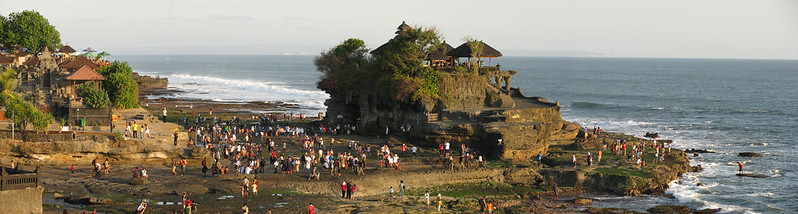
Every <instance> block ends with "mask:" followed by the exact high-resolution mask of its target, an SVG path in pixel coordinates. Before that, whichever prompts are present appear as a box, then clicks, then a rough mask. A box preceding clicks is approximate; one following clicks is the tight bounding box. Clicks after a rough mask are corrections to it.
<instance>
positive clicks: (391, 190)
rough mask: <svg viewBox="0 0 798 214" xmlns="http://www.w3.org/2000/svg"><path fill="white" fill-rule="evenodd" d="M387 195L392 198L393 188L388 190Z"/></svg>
mask: <svg viewBox="0 0 798 214" xmlns="http://www.w3.org/2000/svg"><path fill="white" fill-rule="evenodd" d="M388 193H389V194H390V196H391V198H393V186H391V188H390V189H388Z"/></svg>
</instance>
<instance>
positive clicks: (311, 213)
mask: <svg viewBox="0 0 798 214" xmlns="http://www.w3.org/2000/svg"><path fill="white" fill-rule="evenodd" d="M307 214H316V207H313V203H308V213H307Z"/></svg>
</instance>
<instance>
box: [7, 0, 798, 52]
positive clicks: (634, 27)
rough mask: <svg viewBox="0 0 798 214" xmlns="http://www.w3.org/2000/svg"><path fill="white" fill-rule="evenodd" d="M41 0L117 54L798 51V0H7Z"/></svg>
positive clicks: (75, 36) (37, 6)
mask: <svg viewBox="0 0 798 214" xmlns="http://www.w3.org/2000/svg"><path fill="white" fill-rule="evenodd" d="M21 10H35V11H38V12H40V13H41V14H43V15H44V16H45V17H47V18H48V19H49V20H50V23H51V24H53V25H55V26H56V28H57V29H58V31H60V32H61V38H62V41H63V42H65V43H69V44H70V45H71V46H73V47H75V49H78V50H81V49H84V48H86V47H89V46H91V47H92V48H94V49H97V50H106V51H108V52H111V53H112V54H173V53H189V54H214V53H216V54H287V53H290V54H317V53H319V52H320V51H322V50H325V49H328V48H330V47H332V46H334V45H336V44H338V43H339V42H341V41H343V40H345V39H347V38H351V37H355V38H360V39H363V40H364V41H365V42H366V45H367V46H369V48H375V47H377V46H379V45H381V44H382V43H384V42H386V41H387V40H388V39H390V38H392V37H393V35H394V34H393V33H394V31H395V30H396V27H397V26H398V25H399V24H401V22H402V21H403V20H404V21H407V23H408V24H410V25H411V26H426V27H433V26H434V27H436V28H437V29H438V30H439V31H440V32H441V33H442V34H443V36H444V37H445V39H446V40H447V41H448V42H449V43H450V44H452V45H453V46H457V45H460V44H461V43H462V42H463V40H462V38H463V37H464V36H467V35H470V36H472V37H474V38H477V39H481V40H483V41H485V42H486V43H488V44H490V45H491V46H493V47H494V48H496V49H498V50H500V51H502V52H504V53H505V55H517V54H528V53H534V52H535V51H582V52H595V53H605V54H612V56H616V57H668V58H774V59H798V1H794V0H784V1H780V0H757V1H737V0H720V1H694V0H668V1H646V0H607V1H594V0H586V1H561V0H557V1H532V0H519V1H471V0H458V1H436V0H422V1H417V0H401V1H379V0H357V1H330V0H318V1H304V0H296V1H239V0H231V1H219V0H217V1H196V0H190V1H165V0H158V1H150V0H136V1H96V0H93V1H83V0H77V1H64V0H46V1H33V0H0V14H3V15H4V16H7V15H8V14H9V13H11V12H15V11H21Z"/></svg>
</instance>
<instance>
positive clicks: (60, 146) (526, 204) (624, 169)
mask: <svg viewBox="0 0 798 214" xmlns="http://www.w3.org/2000/svg"><path fill="white" fill-rule="evenodd" d="M143 103H146V104H145V106H146V107H144V109H136V110H125V111H118V113H119V114H120V116H121V117H120V118H125V119H131V120H136V121H137V122H141V123H147V124H149V125H150V126H151V128H152V129H153V134H152V135H153V136H152V138H148V139H125V140H118V139H115V138H114V137H113V136H112V135H110V133H109V131H110V130H108V128H107V127H88V130H87V131H79V132H78V133H79V134H80V135H89V136H95V137H93V138H91V139H88V138H86V139H82V138H81V139H82V140H81V139H77V140H67V141H64V140H46V139H45V140H41V141H39V142H22V141H19V140H7V139H6V140H2V141H0V145H2V146H0V153H2V154H3V156H4V157H11V159H13V160H15V161H17V163H22V164H23V166H33V165H42V166H43V167H42V169H43V172H44V173H43V179H44V182H43V183H44V186H45V194H47V195H49V194H52V198H53V200H52V201H50V202H45V211H47V212H53V213H55V212H58V213H60V211H62V210H63V209H66V210H71V211H79V210H92V209H97V210H98V211H105V212H129V211H131V210H133V209H135V206H137V204H138V202H140V201H149V202H150V203H151V204H158V203H159V202H163V205H154V206H152V212H156V213H160V212H169V211H171V210H172V209H174V208H176V207H177V206H178V205H177V204H172V205H169V204H168V203H166V202H170V201H171V202H175V201H179V195H181V194H182V193H190V194H189V195H191V197H192V199H193V200H194V201H195V202H196V203H198V204H200V206H199V207H200V209H204V210H205V211H212V212H235V211H237V210H238V209H239V208H240V206H241V203H250V204H257V207H255V206H253V205H250V208H251V210H253V211H254V212H256V213H262V212H265V211H266V210H267V209H270V208H271V209H273V211H276V212H297V210H301V209H302V208H303V207H304V206H305V205H306V203H308V202H314V204H316V207H317V208H319V210H320V211H325V212H328V213H345V212H363V213H396V212H409V213H423V212H429V211H431V210H430V209H429V208H427V207H425V206H424V205H423V203H421V199H422V197H421V196H422V195H423V191H430V192H442V193H444V197H443V198H444V210H446V211H447V212H473V211H474V210H476V209H477V204H476V202H477V200H476V199H477V198H480V197H481V196H488V199H489V200H491V201H494V202H495V204H496V207H497V208H498V209H497V211H499V213H502V212H504V209H508V210H507V211H510V210H513V211H514V212H522V213H528V212H534V213H541V212H555V213H557V212H565V213H570V212H590V213H601V212H606V211H607V208H591V207H590V204H591V203H592V200H591V197H592V195H597V194H599V195H600V194H605V193H610V194H614V195H632V196H636V195H640V194H654V195H656V194H661V193H662V191H664V190H665V189H667V184H668V183H669V182H670V181H672V180H676V179H678V178H679V177H680V176H682V175H683V174H684V173H687V172H691V171H692V168H691V167H690V165H689V156H688V155H687V153H685V152H684V151H676V150H674V151H672V153H671V154H670V155H669V156H668V158H667V159H666V161H664V162H662V163H659V164H650V165H649V166H647V167H645V168H644V169H641V168H639V167H636V166H635V165H634V162H633V161H632V160H629V159H625V158H621V157H614V155H612V154H610V152H609V151H608V150H607V149H605V148H604V143H605V141H604V139H603V138H599V137H595V136H591V137H589V138H588V139H587V140H574V139H570V140H561V141H558V142H556V143H554V144H552V145H549V147H550V148H548V149H547V151H548V152H547V153H546V154H544V155H545V156H544V159H543V161H542V163H537V162H536V161H527V162H517V161H509V162H508V161H488V162H487V166H486V167H468V168H462V169H459V168H458V169H455V170H449V169H448V168H447V167H445V165H444V161H443V159H442V158H441V157H440V156H439V155H438V154H437V153H436V152H434V151H435V148H430V147H422V148H423V151H424V152H422V155H420V157H403V158H402V163H403V169H404V170H403V171H395V170H393V169H386V168H380V167H378V166H377V163H376V162H370V163H368V164H367V168H366V172H367V173H366V175H354V174H351V173H344V175H342V176H329V175H326V176H325V175H323V176H322V178H321V180H320V181H315V182H314V181H306V178H307V172H300V173H299V174H298V175H283V174H271V173H266V174H260V175H257V176H256V177H257V178H258V179H259V180H261V182H263V184H265V185H262V186H263V187H262V188H263V189H262V190H261V191H262V192H263V193H267V194H263V195H261V196H258V197H249V198H241V197H238V196H237V193H238V192H239V191H238V189H239V185H238V184H239V183H240V180H241V179H242V178H243V176H242V175H235V174H232V175H216V176H210V175H203V174H201V173H200V172H199V171H200V169H199V162H200V161H201V160H202V159H203V158H206V157H208V152H207V151H206V150H204V149H201V148H193V149H189V148H186V143H185V142H184V141H182V140H181V142H180V144H179V145H178V146H173V145H172V143H171V140H172V139H171V137H172V134H173V133H174V132H177V133H178V134H179V138H180V139H187V138H188V136H189V133H187V132H186V130H187V126H182V125H178V124H177V123H180V121H172V119H169V121H170V122H169V123H164V122H162V121H160V120H159V119H158V116H157V115H158V114H159V113H160V111H161V110H162V108H164V107H166V108H167V109H168V110H169V112H170V113H169V115H170V116H171V117H170V118H182V117H183V116H185V117H188V118H189V119H190V120H193V118H195V117H196V116H199V115H208V116H210V114H211V113H212V114H213V116H215V117H219V119H220V120H229V119H230V118H231V117H232V116H237V117H239V118H242V119H243V120H244V121H247V120H248V119H247V118H251V117H252V116H255V115H257V113H253V112H252V111H246V110H244V109H257V110H260V111H261V112H267V111H273V112H281V111H284V107H281V106H280V105H276V104H271V103H222V102H211V101H202V100H174V99H158V100H155V99H151V100H145V101H144V102H143ZM185 106H190V107H185ZM211 111H212V112H211ZM311 121H312V120H311V119H308V120H285V121H282V122H278V123H280V124H292V125H298V124H307V123H308V122H311ZM172 122H177V123H172ZM605 135H609V136H610V138H616V139H624V140H626V141H627V142H650V141H647V140H645V139H639V138H635V137H633V136H628V135H623V134H616V133H606V132H603V133H601V134H600V135H598V136H605ZM323 138H325V141H331V140H332V139H333V138H335V139H336V141H339V142H341V141H343V142H348V141H351V140H355V141H357V142H360V143H362V144H364V145H371V146H372V147H375V148H376V147H379V146H382V145H386V144H387V145H390V146H391V149H392V150H394V151H398V150H399V147H400V146H401V145H402V144H403V143H404V144H407V145H416V143H415V142H416V141H415V140H414V138H413V137H410V136H405V135H403V134H394V135H391V136H389V138H384V137H369V136H360V135H341V136H323ZM273 140H275V141H276V142H277V143H278V144H279V143H283V142H284V143H286V144H287V145H289V148H293V149H289V153H299V152H301V150H299V149H298V147H299V145H298V142H297V140H298V139H296V138H292V137H274V138H273ZM254 142H256V143H262V142H260V141H259V140H258V139H255V140H254ZM333 148H334V149H335V150H336V151H346V145H345V144H335V145H333ZM598 150H604V151H605V153H604V155H605V156H604V157H605V159H604V160H602V162H598V163H596V164H594V165H592V166H588V165H587V164H586V163H585V162H583V161H584V160H585V159H584V158H585V157H584V156H585V155H586V154H587V152H594V153H595V152H596V151H598ZM573 155H577V156H579V159H580V162H578V164H577V166H576V167H574V166H573V164H572V163H571V162H570V157H571V156H573ZM645 155H648V156H653V154H651V153H650V151H647V153H646V154H645ZM94 158H98V159H100V160H103V159H104V158H109V159H110V160H111V162H112V164H113V166H114V168H113V169H112V175H110V176H108V177H105V178H92V177H90V176H89V175H90V172H89V171H90V170H89V168H90V166H88V165H89V164H88V162H90V161H91V160H92V159H94ZM173 158H188V160H189V162H190V163H192V164H191V165H190V166H189V167H188V170H187V171H189V173H187V175H186V176H178V177H174V176H172V175H171V173H169V172H168V171H169V166H170V165H169V161H170V159H173ZM8 161H9V159H8V158H4V159H3V160H2V162H3V163H8ZM71 164H75V165H76V166H77V167H78V172H77V173H76V174H75V175H69V171H68V168H69V166H70V165H71ZM134 167H146V168H147V169H148V170H149V171H150V172H151V177H150V178H149V180H148V181H147V182H145V183H146V184H144V185H134V184H133V183H135V182H133V180H132V179H131V178H130V175H129V174H130V172H131V171H132V170H133V168H134ZM250 178H252V177H250ZM399 180H403V181H404V182H405V183H407V185H408V193H407V197H404V198H391V197H388V196H387V189H388V187H389V186H396V185H397V184H398V183H399ZM341 181H349V182H355V183H356V184H358V187H359V189H358V199H357V200H343V199H340V198H339V197H337V195H338V194H340V192H339V191H338V189H337V188H338V187H337V186H338V185H339V184H340V182H341ZM554 183H557V184H558V185H560V187H561V188H562V189H563V191H562V192H561V194H560V196H559V197H557V198H555V197H553V196H552V192H551V188H552V187H551V186H552V185H553V184H554ZM87 196H88V197H87ZM227 196H230V198H229V199H227ZM86 198H88V199H91V198H94V200H84V199H86ZM219 198H224V199H219ZM86 201H88V202H87V203H84V202H86ZM92 201H94V202H92ZM73 202H74V203H73ZM95 202H96V203H95ZM99 202H102V203H99ZM75 203H78V204H75ZM283 203H286V204H283ZM385 205H388V206H385ZM656 210H659V209H655V210H654V211H651V212H655V213H658V211H656ZM613 212H614V211H613ZM622 212H634V211H629V210H625V211H623V210H622ZM505 213H506V212H505Z"/></svg>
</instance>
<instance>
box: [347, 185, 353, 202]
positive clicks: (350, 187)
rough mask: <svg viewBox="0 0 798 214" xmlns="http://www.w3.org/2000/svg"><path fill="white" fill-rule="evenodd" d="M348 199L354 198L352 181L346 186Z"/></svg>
mask: <svg viewBox="0 0 798 214" xmlns="http://www.w3.org/2000/svg"><path fill="white" fill-rule="evenodd" d="M346 198H348V199H351V198H352V182H351V181H350V182H349V183H348V184H346Z"/></svg>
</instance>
